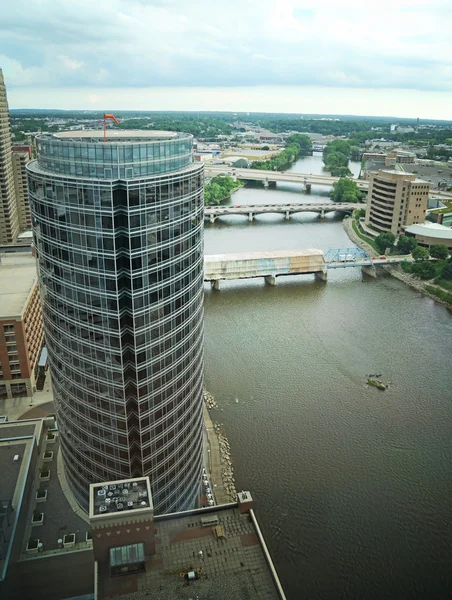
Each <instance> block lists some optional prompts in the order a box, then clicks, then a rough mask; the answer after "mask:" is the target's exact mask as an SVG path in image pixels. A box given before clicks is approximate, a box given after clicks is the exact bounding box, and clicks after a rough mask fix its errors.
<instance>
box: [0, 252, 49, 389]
mask: <svg viewBox="0 0 452 600" xmlns="http://www.w3.org/2000/svg"><path fill="white" fill-rule="evenodd" d="M42 344H43V327H42V312H41V303H40V297H39V288H38V275H37V272H36V262H35V258H34V257H33V256H31V254H29V253H11V254H2V255H0V398H13V397H18V396H32V395H33V390H34V387H35V377H36V370H37V365H38V360H39V354H40V352H41V347H42Z"/></svg>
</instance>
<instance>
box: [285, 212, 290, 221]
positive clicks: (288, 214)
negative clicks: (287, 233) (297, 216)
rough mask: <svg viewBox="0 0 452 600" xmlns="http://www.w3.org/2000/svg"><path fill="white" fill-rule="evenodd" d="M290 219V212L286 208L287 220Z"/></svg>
mask: <svg viewBox="0 0 452 600" xmlns="http://www.w3.org/2000/svg"><path fill="white" fill-rule="evenodd" d="M289 219H290V212H289V211H288V210H286V221H288V220H289Z"/></svg>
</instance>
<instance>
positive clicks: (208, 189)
mask: <svg viewBox="0 0 452 600" xmlns="http://www.w3.org/2000/svg"><path fill="white" fill-rule="evenodd" d="M240 186H241V182H239V181H237V182H235V181H234V180H233V179H232V177H228V176H227V175H217V177H213V178H212V180H211V181H210V183H208V184H207V185H205V186H204V204H205V205H209V204H221V203H222V202H223V201H224V200H226V199H227V198H229V196H230V195H231V193H232V191H233V190H235V189H236V188H238V187H240Z"/></svg>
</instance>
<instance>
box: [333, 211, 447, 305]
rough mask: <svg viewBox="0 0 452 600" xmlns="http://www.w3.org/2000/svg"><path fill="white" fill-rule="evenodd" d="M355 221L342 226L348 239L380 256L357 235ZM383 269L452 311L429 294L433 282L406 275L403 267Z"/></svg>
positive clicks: (444, 302)
mask: <svg viewBox="0 0 452 600" xmlns="http://www.w3.org/2000/svg"><path fill="white" fill-rule="evenodd" d="M353 221H354V219H353V218H352V217H350V218H345V219H344V220H343V222H342V224H343V227H344V231H345V233H346V234H347V235H348V237H349V238H350V240H351V241H352V242H353V243H354V244H356V245H357V246H359V248H362V249H363V250H364V251H365V252H367V253H368V254H369V256H378V254H377V252H375V250H374V249H373V248H372V246H370V245H369V244H367V243H366V242H364V241H363V240H362V239H361V238H360V237H359V236H358V235H357V234H356V232H355V230H354V229H353ZM383 268H384V269H385V270H386V271H387V272H388V273H390V274H391V275H392V276H393V277H395V278H396V279H399V280H400V281H403V283H406V285H409V286H410V287H412V288H413V289H414V290H416V291H418V292H421V293H422V294H425V295H426V296H428V297H429V298H431V299H432V300H435V302H439V304H442V305H443V306H445V307H446V308H448V309H449V310H452V304H450V303H449V302H447V301H446V300H443V299H442V298H438V296H435V294H432V293H431V292H429V291H428V290H427V289H426V286H433V285H434V283H433V281H421V280H420V279H417V278H415V277H413V276H412V275H410V274H409V273H405V272H404V271H402V269H401V267H400V266H398V265H397V266H396V265H393V266H388V267H383ZM436 287H438V286H436Z"/></svg>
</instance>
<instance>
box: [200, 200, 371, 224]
mask: <svg viewBox="0 0 452 600" xmlns="http://www.w3.org/2000/svg"><path fill="white" fill-rule="evenodd" d="M363 206H365V205H363V204H355V203H352V202H336V203H333V202H328V203H327V202H323V203H321V204H319V203H308V204H256V205H249V204H248V205H245V204H244V205H242V206H206V207H205V208H204V218H205V219H206V220H207V219H208V220H209V221H210V222H211V223H215V221H216V219H218V218H219V217H224V216H228V215H244V216H246V217H248V221H250V222H251V221H253V220H254V217H255V216H256V215H265V214H281V215H284V216H285V218H286V220H287V221H288V220H289V219H290V215H293V214H295V213H304V212H314V213H319V214H320V217H321V218H323V217H324V216H325V213H327V212H343V213H349V212H353V211H354V210H355V209H356V208H363Z"/></svg>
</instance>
